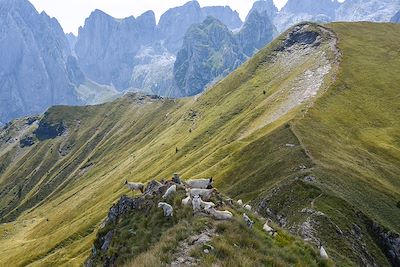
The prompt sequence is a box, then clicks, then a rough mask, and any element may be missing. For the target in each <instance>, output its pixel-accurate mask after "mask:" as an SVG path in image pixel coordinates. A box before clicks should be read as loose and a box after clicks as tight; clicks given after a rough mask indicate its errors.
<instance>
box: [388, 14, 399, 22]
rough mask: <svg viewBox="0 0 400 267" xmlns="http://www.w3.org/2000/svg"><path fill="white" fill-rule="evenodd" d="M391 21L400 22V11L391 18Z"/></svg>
mask: <svg viewBox="0 0 400 267" xmlns="http://www.w3.org/2000/svg"><path fill="white" fill-rule="evenodd" d="M390 22H393V23H400V11H399V12H397V13H396V14H395V15H394V16H393V17H392V18H391V19H390Z"/></svg>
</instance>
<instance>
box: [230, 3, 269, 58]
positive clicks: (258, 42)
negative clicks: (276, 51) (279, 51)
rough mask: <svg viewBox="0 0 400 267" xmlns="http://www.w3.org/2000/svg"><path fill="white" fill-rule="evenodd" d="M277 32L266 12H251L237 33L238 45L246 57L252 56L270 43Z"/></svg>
mask: <svg viewBox="0 0 400 267" xmlns="http://www.w3.org/2000/svg"><path fill="white" fill-rule="evenodd" d="M276 34H277V30H276V28H275V26H274V25H273V23H272V21H271V20H270V18H269V15H268V12H267V11H262V12H261V13H260V12H259V11H258V10H253V11H252V12H251V13H250V14H249V15H248V17H247V20H246V22H245V23H244V25H243V28H242V29H241V31H240V32H239V33H238V38H239V43H240V44H241V46H242V49H243V52H244V53H245V54H246V56H248V57H251V56H253V55H254V54H255V53H256V52H257V51H258V50H259V49H261V48H262V47H264V46H265V45H266V44H268V43H269V42H271V41H272V39H273V38H274V36H275V35H276Z"/></svg>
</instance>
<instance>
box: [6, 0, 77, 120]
mask: <svg viewBox="0 0 400 267" xmlns="http://www.w3.org/2000/svg"><path fill="white" fill-rule="evenodd" d="M0 21H1V23H0V31H1V38H2V41H1V42H0V61H1V65H0V122H7V121H9V120H11V119H13V118H16V117H20V116H24V115H28V114H35V113H41V112H43V111H44V110H45V109H47V108H48V107H50V106H51V105H58V104H68V105H74V104H78V103H79V100H78V98H77V96H76V93H75V88H76V86H77V84H78V83H79V82H80V80H81V79H78V80H76V79H71V74H73V73H75V74H76V73H78V72H79V67H78V66H77V65H74V66H73V68H72V69H71V65H73V59H72V58H70V56H71V52H70V48H69V44H68V41H67V39H66V37H65V35H64V32H63V30H62V28H61V26H60V25H59V24H58V22H57V20H56V19H54V18H50V17H49V16H48V15H47V14H46V13H44V12H43V13H41V14H39V13H38V12H37V11H36V10H35V8H34V7H33V6H32V5H31V4H30V3H29V2H28V1H27V0H2V1H1V3H0Z"/></svg>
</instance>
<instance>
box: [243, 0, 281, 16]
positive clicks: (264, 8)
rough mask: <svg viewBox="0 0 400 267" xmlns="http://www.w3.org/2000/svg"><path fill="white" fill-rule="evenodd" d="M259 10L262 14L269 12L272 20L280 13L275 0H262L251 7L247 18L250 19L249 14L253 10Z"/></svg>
mask: <svg viewBox="0 0 400 267" xmlns="http://www.w3.org/2000/svg"><path fill="white" fill-rule="evenodd" d="M255 10H257V11H258V12H259V13H260V14H261V13H264V12H267V14H268V16H269V18H270V19H271V20H272V19H273V18H274V17H275V16H276V15H277V13H278V8H277V7H276V6H275V4H274V1H273V0H261V1H256V2H254V4H253V7H252V8H251V10H250V12H249V14H248V15H247V17H246V20H248V18H249V15H250V14H251V13H253V11H255Z"/></svg>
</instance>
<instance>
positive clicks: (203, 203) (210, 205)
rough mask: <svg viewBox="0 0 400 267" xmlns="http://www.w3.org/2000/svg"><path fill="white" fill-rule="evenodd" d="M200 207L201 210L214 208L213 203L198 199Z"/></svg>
mask: <svg viewBox="0 0 400 267" xmlns="http://www.w3.org/2000/svg"><path fill="white" fill-rule="evenodd" d="M200 206H201V207H202V208H203V209H205V210H206V209H208V208H214V207H215V204H214V203H213V202H207V201H203V200H202V199H201V198H200Z"/></svg>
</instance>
